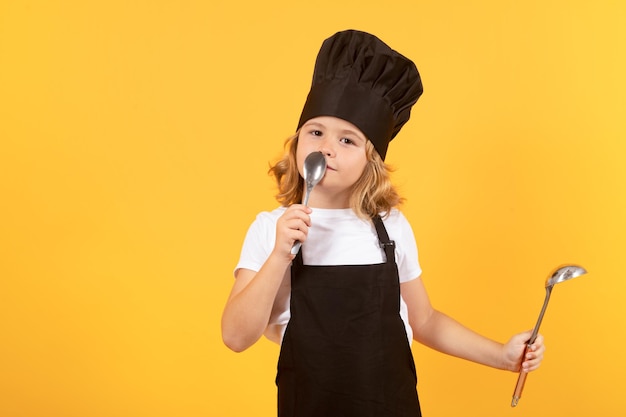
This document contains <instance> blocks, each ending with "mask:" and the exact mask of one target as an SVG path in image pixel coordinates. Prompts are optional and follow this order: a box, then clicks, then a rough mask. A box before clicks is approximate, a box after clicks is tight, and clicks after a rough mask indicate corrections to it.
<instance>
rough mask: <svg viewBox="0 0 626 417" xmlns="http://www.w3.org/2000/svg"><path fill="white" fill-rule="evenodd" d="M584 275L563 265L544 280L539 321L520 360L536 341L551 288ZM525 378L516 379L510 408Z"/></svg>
mask: <svg viewBox="0 0 626 417" xmlns="http://www.w3.org/2000/svg"><path fill="white" fill-rule="evenodd" d="M586 273H587V271H586V270H585V269H584V268H582V267H580V266H576V265H564V266H561V267H559V268H557V269H556V270H555V271H554V272H553V273H552V275H550V276H549V277H548V279H547V280H546V298H545V299H544V301H543V307H542V308H541V313H539V319H538V320H537V324H535V328H534V329H533V332H532V334H531V335H530V339H528V342H526V349H525V350H524V356H522V358H525V357H526V353H527V352H528V349H530V346H531V345H532V344H533V343H535V340H536V339H537V334H538V333H539V326H540V325H541V321H542V320H543V315H544V314H545V312H546V308H547V307H548V301H549V300H550V294H551V293H552V288H553V287H554V286H555V285H556V284H558V283H560V282H563V281H567V280H570V279H572V278H576V277H579V276H581V275H583V274H586ZM522 360H523V359H522ZM526 376H528V372H525V371H520V374H519V377H518V378H517V384H516V385H515V390H514V391H513V401H511V407H515V406H516V405H517V403H518V402H519V400H520V398H521V397H522V390H523V389H524V384H525V383H526Z"/></svg>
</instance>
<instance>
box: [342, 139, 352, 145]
mask: <svg viewBox="0 0 626 417" xmlns="http://www.w3.org/2000/svg"><path fill="white" fill-rule="evenodd" d="M339 141H340V142H341V143H345V144H346V145H353V144H354V141H353V140H352V139H350V138H341V139H340V140H339Z"/></svg>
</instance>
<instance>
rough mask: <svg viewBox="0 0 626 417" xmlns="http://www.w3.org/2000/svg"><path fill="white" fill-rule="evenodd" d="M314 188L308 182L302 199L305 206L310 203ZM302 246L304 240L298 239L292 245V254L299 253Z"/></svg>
mask: <svg viewBox="0 0 626 417" xmlns="http://www.w3.org/2000/svg"><path fill="white" fill-rule="evenodd" d="M312 189H313V185H312V184H309V183H307V185H306V191H305V193H304V200H302V204H304V205H305V206H306V205H307V204H309V195H310V194H311V190H312ZM300 246H302V242H300V241H298V240H296V241H295V243H294V244H293V246H292V247H291V254H292V255H297V254H298V251H299V250H300Z"/></svg>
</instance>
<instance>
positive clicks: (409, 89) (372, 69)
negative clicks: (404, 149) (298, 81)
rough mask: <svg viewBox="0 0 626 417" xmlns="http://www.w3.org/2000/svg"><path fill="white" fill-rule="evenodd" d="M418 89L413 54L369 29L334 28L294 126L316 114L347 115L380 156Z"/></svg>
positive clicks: (342, 117)
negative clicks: (392, 45)
mask: <svg viewBox="0 0 626 417" xmlns="http://www.w3.org/2000/svg"><path fill="white" fill-rule="evenodd" d="M422 91H423V88H422V81H421V79H420V75H419V73H418V71H417V67H416V66H415V64H414V63H413V62H412V61H411V60H409V59H408V58H406V57H404V56H403V55H401V54H399V53H398V52H396V51H394V50H393V49H391V48H390V47H389V46H387V45H386V44H385V43H384V42H383V41H381V40H380V39H378V38H377V37H376V36H374V35H371V34H369V33H365V32H360V31H356V30H347V31H343V32H338V33H336V34H335V35H333V36H331V37H330V38H328V39H326V40H325V41H324V43H323V44H322V47H321V48H320V51H319V53H318V55H317V59H316V61H315V69H314V71H313V82H312V85H311V91H310V92H309V95H308V97H307V100H306V103H305V104H304V109H303V110H302V115H301V116H300V121H299V122H298V129H300V128H301V127H302V125H303V124H304V123H306V121H307V120H310V119H312V118H314V117H319V116H334V117H338V118H341V119H344V120H347V121H349V122H350V123H352V124H354V125H355V126H356V127H358V128H359V129H360V130H361V131H362V132H363V133H364V134H365V135H366V136H367V138H368V139H369V140H370V141H371V142H372V143H373V145H374V148H375V149H376V151H377V152H378V154H379V155H380V157H381V158H382V159H383V160H384V159H385V155H386V153H387V146H388V145H389V142H390V141H391V140H392V139H393V138H394V137H395V136H396V135H397V134H398V132H399V131H400V129H401V128H402V126H403V125H404V124H405V123H406V122H407V121H408V120H409V117H410V116H411V106H413V104H415V102H416V101H417V99H418V98H419V97H420V95H421V94H422Z"/></svg>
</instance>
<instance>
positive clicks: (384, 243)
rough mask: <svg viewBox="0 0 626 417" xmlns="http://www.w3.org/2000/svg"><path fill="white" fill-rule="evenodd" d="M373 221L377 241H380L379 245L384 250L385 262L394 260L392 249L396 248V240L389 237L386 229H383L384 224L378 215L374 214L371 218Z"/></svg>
mask: <svg viewBox="0 0 626 417" xmlns="http://www.w3.org/2000/svg"><path fill="white" fill-rule="evenodd" d="M372 221H373V222H374V227H376V233H377V234H378V241H379V242H380V247H381V248H383V249H384V250H385V256H386V257H387V262H394V261H395V259H394V251H395V249H396V242H394V241H393V240H391V239H389V235H388V234H387V229H385V225H384V224H383V219H382V218H381V217H380V215H378V214H377V215H376V216H374V217H373V218H372Z"/></svg>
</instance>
